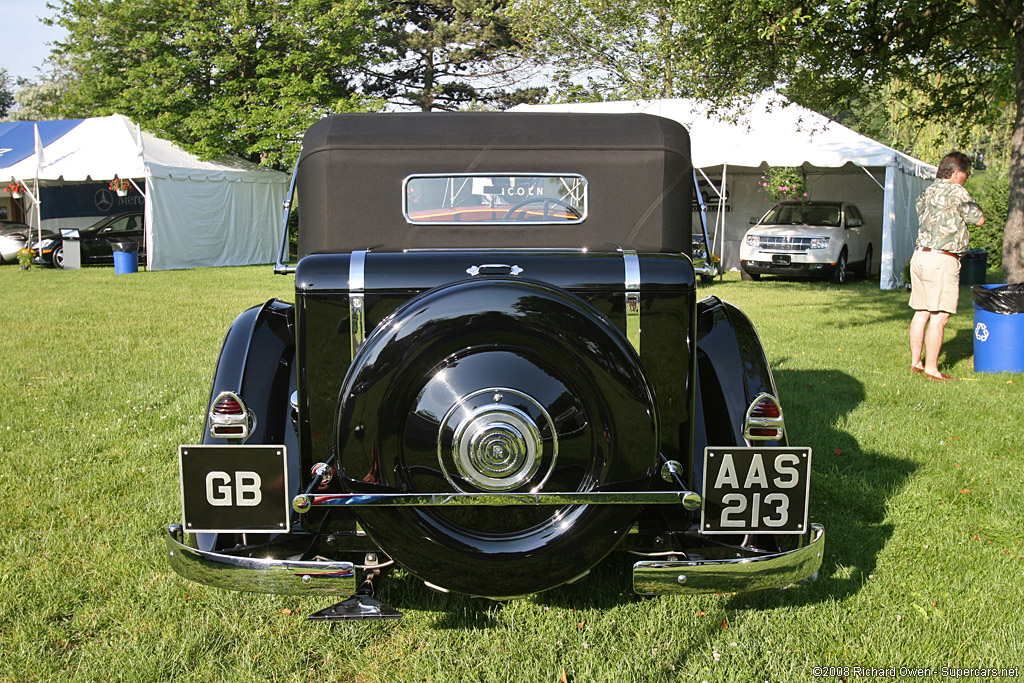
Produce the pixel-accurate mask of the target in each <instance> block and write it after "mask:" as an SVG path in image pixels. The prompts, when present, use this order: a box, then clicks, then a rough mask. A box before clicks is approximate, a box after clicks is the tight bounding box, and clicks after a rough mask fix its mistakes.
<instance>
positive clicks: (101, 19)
mask: <svg viewBox="0 0 1024 683" xmlns="http://www.w3.org/2000/svg"><path fill="white" fill-rule="evenodd" d="M375 3H377V0H340V1H337V2H336V1H332V0H293V1H292V2H287V3H282V2H270V1H264V0H134V1H133V2H124V1H122V0H61V2H60V4H59V5H58V6H57V7H56V10H57V15H56V16H55V17H54V18H53V19H51V21H52V22H53V23H57V24H59V25H60V26H62V27H63V28H64V29H66V30H67V32H68V34H67V38H66V39H65V40H63V41H60V42H58V43H56V45H55V48H54V53H55V55H56V57H57V58H58V59H59V60H60V62H61V63H62V65H63V67H64V68H65V69H66V70H67V72H68V73H69V74H70V75H71V80H70V82H69V88H68V91H67V92H66V94H65V96H64V97H63V98H62V101H61V103H60V113H61V114H62V115H65V116H74V117H79V116H89V115H104V114H110V113H120V114H124V115H126V116H129V117H131V118H132V119H133V120H135V121H137V122H139V123H140V124H141V125H142V126H143V127H144V128H146V129H147V130H150V131H152V132H154V133H156V134H159V135H162V136H165V137H168V138H170V139H172V140H174V141H176V142H178V143H180V144H182V145H183V146H185V147H186V148H188V149H189V150H191V151H193V152H196V153H198V154H199V155H200V156H204V157H215V156H219V155H222V154H228V153H230V154H236V155H239V156H242V157H245V158H248V159H250V160H253V161H258V162H261V163H264V164H268V165H280V164H282V163H283V162H284V161H285V160H286V159H288V158H292V159H294V158H295V156H296V154H297V147H298V144H299V141H300V139H301V135H302V133H303V131H305V129H306V128H307V127H308V126H309V125H310V124H312V123H313V122H314V121H316V120H317V119H319V118H321V117H323V116H324V115H326V114H328V113H333V112H338V111H350V110H365V109H366V108H368V107H370V106H372V103H370V102H367V101H366V100H365V99H364V98H362V97H361V96H360V95H359V94H358V93H357V92H356V91H355V88H354V85H353V83H352V80H351V77H352V74H353V73H354V72H355V70H356V69H357V68H358V67H360V66H361V64H360V61H359V60H360V54H361V46H362V45H363V44H364V43H365V42H367V38H368V36H369V35H371V34H372V31H373V28H374V20H375V19H374V17H375V15H376V14H377V12H378V11H379V10H380V7H379V6H378V5H377V4H375Z"/></svg>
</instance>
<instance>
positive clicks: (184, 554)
mask: <svg viewBox="0 0 1024 683" xmlns="http://www.w3.org/2000/svg"><path fill="white" fill-rule="evenodd" d="M164 542H165V545H166V546H167V552H168V556H169V561H170V564H171V567H172V568H173V569H174V571H176V572H177V573H178V574H181V575H182V576H183V577H185V578H186V579H189V580H191V581H196V582H198V583H205V584H208V585H211V586H216V587H218V588H226V589H229V590H238V591H250V592H256V593H276V594H282V595H352V594H354V593H355V591H356V587H357V586H356V571H355V570H356V568H355V565H353V564H352V563H351V562H330V561H323V560H319V561H308V562H307V561H298V560H282V559H273V558H256V557H240V556H237V555H227V554H224V553H217V552H211V551H205V550H198V549H196V548H193V547H191V546H188V545H185V534H184V531H183V529H182V527H181V525H180V524H172V525H170V526H169V527H168V528H167V535H166V537H165V538H164ZM824 550H825V529H824V527H822V526H821V525H820V524H812V525H811V539H810V542H809V543H808V544H807V545H806V546H804V547H802V548H798V549H796V550H792V551H789V552H785V553H778V554H776V555H764V556H761V557H750V558H737V559H726V560H680V561H669V562H665V561H643V562H637V563H636V564H634V565H633V590H634V592H636V593H639V594H641V595H667V594H679V593H733V592H742V591H752V590H763V589H766V588H784V587H785V586H788V585H789V584H791V583H794V582H796V581H799V580H801V579H806V578H808V577H810V576H812V575H814V573H815V572H817V571H818V569H819V568H820V567H821V559H822V554H823V553H824Z"/></svg>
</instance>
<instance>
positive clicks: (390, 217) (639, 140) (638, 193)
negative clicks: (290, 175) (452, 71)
mask: <svg viewBox="0 0 1024 683" xmlns="http://www.w3.org/2000/svg"><path fill="white" fill-rule="evenodd" d="M421 173H538V174H540V173H556V174H565V173H578V174H581V175H583V176H584V177H585V178H586V179H587V181H588V182H589V195H590V211H589V216H588V217H587V219H586V220H585V221H584V222H583V223H580V224H578V225H500V226H499V225H487V226H478V225H477V226H471V225H466V226H461V225H410V224H409V223H408V222H407V221H406V219H405V217H404V216H403V213H402V182H403V180H404V179H405V178H407V177H408V176H410V175H412V174H421ZM297 189H298V196H299V202H298V207H299V217H300V218H299V220H300V227H299V255H300V256H304V255H306V254H311V253H337V252H346V251H352V250H356V249H366V248H369V247H376V248H377V249H380V250H400V249H408V248H470V247H471V248H519V247H523V248H530V247H536V248H546V247H569V248H582V247H586V248H588V249H590V250H607V249H608V248H609V246H608V245H609V244H612V245H615V246H621V247H624V248H633V249H637V250H640V251H674V252H687V253H688V252H689V248H690V193H691V191H692V170H691V166H690V147H689V137H688V136H687V133H686V129H685V128H683V127H682V126H681V125H680V124H678V123H676V122H674V121H671V120H669V119H665V118H661V117H656V116H650V115H646V114H625V115H624V114H562V113H556V114H549V113H507V112H504V113H478V112H474V113H393V114H340V115H337V116H332V117H329V118H326V119H323V120H322V121H320V122H318V123H316V124H314V125H313V126H312V127H311V128H310V129H309V130H308V131H307V133H306V136H305V139H304V141H303V149H302V157H301V160H300V162H299V170H298V178H297Z"/></svg>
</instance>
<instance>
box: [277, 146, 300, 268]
mask: <svg viewBox="0 0 1024 683" xmlns="http://www.w3.org/2000/svg"><path fill="white" fill-rule="evenodd" d="M301 159H302V156H301V155H300V156H299V158H298V159H296V160H295V168H293V169H292V179H291V182H290V183H289V184H288V194H287V195H286V196H285V199H284V201H283V202H281V207H282V209H284V219H283V220H282V221H281V248H280V249H279V250H278V252H277V263H275V264H274V274H275V275H288V274H290V273H294V272H295V266H288V265H285V259H286V258H287V254H288V218H289V217H290V216H291V213H292V198H294V197H295V178H296V177H297V176H298V173H299V161H300V160H301Z"/></svg>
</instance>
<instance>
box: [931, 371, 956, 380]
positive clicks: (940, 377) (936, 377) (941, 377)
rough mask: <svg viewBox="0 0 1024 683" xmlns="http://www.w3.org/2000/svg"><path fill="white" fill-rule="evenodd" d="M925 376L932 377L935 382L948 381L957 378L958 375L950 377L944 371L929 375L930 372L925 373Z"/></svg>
mask: <svg viewBox="0 0 1024 683" xmlns="http://www.w3.org/2000/svg"><path fill="white" fill-rule="evenodd" d="M925 376H926V377H928V379H930V380H931V381H933V382H946V381H949V380H951V379H956V377H950V376H949V375H947V374H946V373H944V372H940V373H939V374H937V375H929V374H928V373H925Z"/></svg>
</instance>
